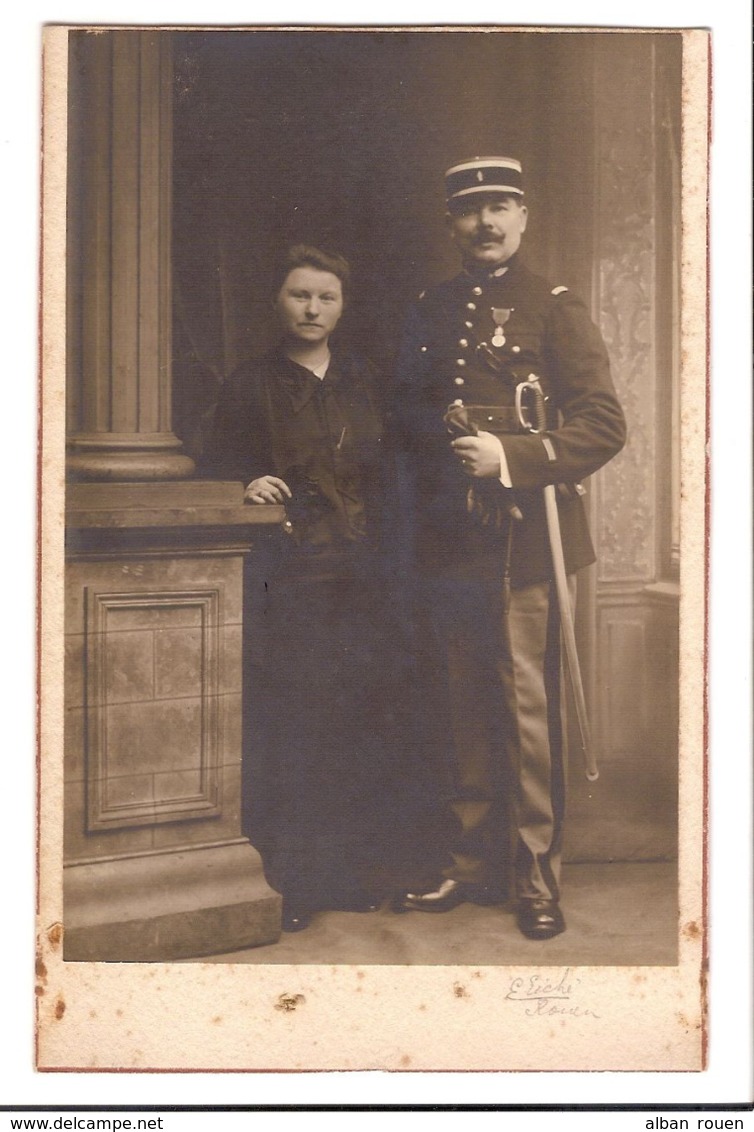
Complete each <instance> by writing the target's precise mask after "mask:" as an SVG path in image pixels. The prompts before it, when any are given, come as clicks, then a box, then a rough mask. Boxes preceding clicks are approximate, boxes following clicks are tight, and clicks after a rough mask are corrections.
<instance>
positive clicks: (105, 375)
mask: <svg viewBox="0 0 754 1132" xmlns="http://www.w3.org/2000/svg"><path fill="white" fill-rule="evenodd" d="M70 43H71V55H70V74H71V91H72V99H71V140H72V143H73V144H72V147H71V151H72V152H71V163H70V170H69V197H70V200H71V206H70V209H69V231H70V233H71V243H70V251H71V255H70V257H69V263H70V271H69V318H68V338H69V351H68V364H67V384H68V391H69V393H68V434H69V446H68V447H69V456H68V473H69V477H71V478H76V479H87V480H119V481H122V480H154V479H158V480H165V479H179V478H182V477H184V476H188V475H190V474H191V473H192V471H193V470H194V465H193V462H192V461H191V460H190V459H189V458H188V457H187V456H184V455H182V454H181V452H180V451H179V450H180V448H181V442H180V440H178V439H177V437H176V436H175V435H174V434H173V432H172V429H171V414H170V408H171V364H170V363H171V357H170V354H171V341H170V340H171V334H170V331H171V319H172V309H171V288H170V276H171V273H170V244H171V175H172V161H171V158H172V138H171V91H172V73H171V66H170V44H171V37H170V35H169V34H165V33H164V32H159V31H116V32H103V33H97V34H91V33H86V32H79V33H73V35H72V36H71V40H70Z"/></svg>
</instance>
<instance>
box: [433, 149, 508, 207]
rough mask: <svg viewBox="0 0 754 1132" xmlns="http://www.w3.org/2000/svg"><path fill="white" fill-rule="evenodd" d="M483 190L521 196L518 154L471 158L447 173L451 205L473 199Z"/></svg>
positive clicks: (447, 193) (446, 192) (446, 182)
mask: <svg viewBox="0 0 754 1132" xmlns="http://www.w3.org/2000/svg"><path fill="white" fill-rule="evenodd" d="M480 193H501V194H505V195H511V196H517V197H522V196H523V195H524V190H523V182H522V177H521V162H520V161H518V160H517V159H516V158H515V157H470V158H468V159H467V160H466V161H461V162H459V163H458V164H457V165H451V167H450V169H448V170H447V171H446V173H445V199H446V200H447V203H448V207H449V208H450V207H451V206H453V205H455V206H458V205H460V204H463V202H464V201H467V200H473V198H474V196H478V195H479V194H480Z"/></svg>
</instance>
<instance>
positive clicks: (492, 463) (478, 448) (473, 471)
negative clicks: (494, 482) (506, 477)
mask: <svg viewBox="0 0 754 1132" xmlns="http://www.w3.org/2000/svg"><path fill="white" fill-rule="evenodd" d="M451 448H452V449H453V452H454V454H455V455H456V456H457V457H458V459H459V460H460V461H461V463H462V464H463V467H464V471H465V472H466V473H467V474H468V475H470V476H477V477H479V478H487V477H489V476H495V477H496V478H497V477H499V475H500V441H499V440H498V439H497V437H495V436H493V435H492V433H490V432H480V433H479V434H478V435H477V436H460V437H459V438H458V439H457V440H454V441H453V442H452V444H451Z"/></svg>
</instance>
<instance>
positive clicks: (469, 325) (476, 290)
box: [420, 272, 521, 385]
mask: <svg viewBox="0 0 754 1132" xmlns="http://www.w3.org/2000/svg"><path fill="white" fill-rule="evenodd" d="M501 274H503V273H502V272H501ZM471 293H472V295H474V296H475V297H476V298H479V296H480V295H482V294H483V291H482V288H481V287H479V286H475V287H472V289H471ZM421 297H423V294H422V296H420V298H421ZM476 309H477V304H476V303H475V302H473V301H469V302H468V303H467V304H466V310H468V311H475V310H476ZM463 325H464V326H465V328H466V329H467V330H473V329H474V323H473V322H470V321H469V320H468V319H467V320H466V321H465V322H464V324H463ZM458 345H459V346H460V347H461V349H462V350H467V349H468V348H469V340H468V338H459V339H458ZM427 349H428V347H427V346H421V347H420V350H421V352H422V354H426V353H427ZM511 353H512V354H520V353H521V347H520V346H511ZM456 365H457V366H458V368H459V369H462V368H463V367H464V366H465V365H466V359H465V358H456ZM453 381H454V383H455V384H456V385H465V384H466V379H465V378H464V377H461V375H460V374H458V375H457V376H456V377H454V378H453Z"/></svg>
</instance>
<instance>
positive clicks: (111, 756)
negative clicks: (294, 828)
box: [85, 587, 221, 831]
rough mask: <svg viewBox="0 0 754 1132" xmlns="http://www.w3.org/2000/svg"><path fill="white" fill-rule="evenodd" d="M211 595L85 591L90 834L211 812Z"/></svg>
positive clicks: (215, 721)
mask: <svg viewBox="0 0 754 1132" xmlns="http://www.w3.org/2000/svg"><path fill="white" fill-rule="evenodd" d="M219 601H220V597H219V590H215V589H208V590H190V591H178V592H165V593H134V592H131V593H112V592H109V593H106V592H100V591H97V590H93V589H91V588H89V587H87V590H86V601H85V610H86V631H85V663H86V696H87V704H86V707H87V711H86V718H87V735H86V743H85V748H86V788H87V828H88V829H89V830H90V831H95V830H102V829H114V828H121V827H124V826H136V825H154V824H157V823H160V822H167V821H176V820H180V819H185V818H197V817H211V816H214V815H216V814H219V813H220V802H221V789H220V768H219V765H218V764H219V759H218V753H219V746H220V744H219V726H220V724H219V711H218V685H219V664H220V648H219V643H220V642H219V635H220V625H219V616H218V614H219Z"/></svg>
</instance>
